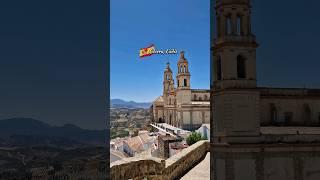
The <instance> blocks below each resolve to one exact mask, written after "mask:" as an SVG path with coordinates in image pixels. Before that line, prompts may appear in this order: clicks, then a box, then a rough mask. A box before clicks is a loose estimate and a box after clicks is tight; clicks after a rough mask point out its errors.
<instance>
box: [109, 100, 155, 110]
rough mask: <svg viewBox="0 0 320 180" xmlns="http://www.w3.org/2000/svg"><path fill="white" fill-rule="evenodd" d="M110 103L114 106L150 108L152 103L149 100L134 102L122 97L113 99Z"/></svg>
mask: <svg viewBox="0 0 320 180" xmlns="http://www.w3.org/2000/svg"><path fill="white" fill-rule="evenodd" d="M110 105H111V107H113V108H144V109H147V108H150V106H151V103H149V102H134V101H125V100H122V99H111V101H110Z"/></svg>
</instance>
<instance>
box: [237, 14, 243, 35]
mask: <svg viewBox="0 0 320 180" xmlns="http://www.w3.org/2000/svg"><path fill="white" fill-rule="evenodd" d="M237 35H239V36H240V35H242V16H240V15H238V16H237Z"/></svg>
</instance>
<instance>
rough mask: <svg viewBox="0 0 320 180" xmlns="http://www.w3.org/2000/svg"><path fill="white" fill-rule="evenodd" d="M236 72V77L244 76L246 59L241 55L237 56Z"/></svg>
mask: <svg viewBox="0 0 320 180" xmlns="http://www.w3.org/2000/svg"><path fill="white" fill-rule="evenodd" d="M237 74H238V78H241V79H243V78H246V59H245V58H244V57H243V56H241V55H239V56H237Z"/></svg>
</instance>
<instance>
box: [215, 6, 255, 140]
mask: <svg viewBox="0 0 320 180" xmlns="http://www.w3.org/2000/svg"><path fill="white" fill-rule="evenodd" d="M215 13H216V14H215V17H216V19H215V24H214V25H213V27H214V31H215V32H214V33H215V39H214V42H213V48H212V50H213V56H212V57H213V66H214V67H213V69H214V85H213V90H212V97H213V106H212V108H213V117H212V118H213V123H212V124H213V128H214V133H213V134H214V135H213V136H214V137H213V140H214V141H219V142H220V141H223V142H231V141H234V142H236V141H242V140H243V139H242V137H247V138H245V139H246V140H249V141H254V140H255V139H256V138H255V137H257V136H258V135H259V132H260V129H259V127H260V125H259V124H260V122H259V98H260V95H259V92H258V91H257V89H256V48H257V47H258V44H257V43H256V40H255V36H254V35H253V34H252V32H251V5H250V0H216V2H215Z"/></svg>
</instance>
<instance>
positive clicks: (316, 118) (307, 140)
mask: <svg viewBox="0 0 320 180" xmlns="http://www.w3.org/2000/svg"><path fill="white" fill-rule="evenodd" d="M214 5H215V11H214V12H215V21H214V22H215V24H214V25H213V26H212V27H214V31H215V39H214V41H213V42H212V43H213V44H212V48H211V49H212V63H213V67H212V68H213V70H214V71H213V72H214V74H213V78H214V79H213V80H214V82H213V84H212V85H211V87H212V88H211V104H212V106H211V108H212V109H211V112H212V116H211V118H212V120H211V129H212V130H213V132H212V133H211V138H210V140H211V142H210V143H211V155H212V156H213V159H212V161H211V172H214V173H212V174H211V178H212V179H217V180H220V179H221V180H224V179H228V180H235V179H248V180H251V179H258V180H266V179H268V180H269V179H270V180H271V179H320V144H319V142H320V89H306V88H286V87H283V88H272V87H259V86H257V76H256V72H257V69H256V50H257V48H258V43H257V41H256V37H255V35H254V34H253V32H252V31H251V11H252V10H251V4H250V0H216V1H215V4H214Z"/></svg>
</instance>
